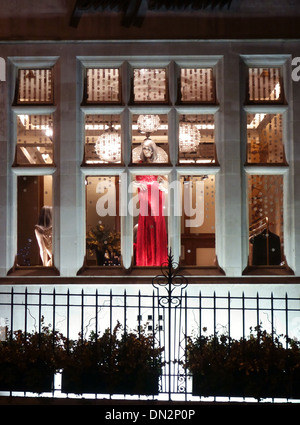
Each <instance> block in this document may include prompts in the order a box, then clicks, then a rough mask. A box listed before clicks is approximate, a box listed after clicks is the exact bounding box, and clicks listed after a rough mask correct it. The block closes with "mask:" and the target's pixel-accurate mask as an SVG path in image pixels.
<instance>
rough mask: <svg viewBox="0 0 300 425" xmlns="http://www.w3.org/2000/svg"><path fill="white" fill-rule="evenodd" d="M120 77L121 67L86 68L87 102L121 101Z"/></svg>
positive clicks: (85, 95)
mask: <svg viewBox="0 0 300 425" xmlns="http://www.w3.org/2000/svg"><path fill="white" fill-rule="evenodd" d="M120 78H121V77H120V70H119V68H88V69H86V78H85V94H84V98H85V99H84V100H85V103H87V104H101V103H103V104H107V103H108V104H109V103H112V104H113V103H121V79H120Z"/></svg>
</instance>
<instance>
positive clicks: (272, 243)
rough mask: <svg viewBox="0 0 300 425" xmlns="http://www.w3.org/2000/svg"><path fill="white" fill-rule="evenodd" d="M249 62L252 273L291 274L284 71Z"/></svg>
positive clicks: (248, 112)
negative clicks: (259, 270) (287, 248)
mask: <svg viewBox="0 0 300 425" xmlns="http://www.w3.org/2000/svg"><path fill="white" fill-rule="evenodd" d="M272 60H273V62H274V59H272ZM247 62H248V65H249V66H248V80H247V97H246V101H247V103H248V105H249V106H245V111H246V117H247V119H246V120H247V150H246V157H247V158H246V172H247V185H248V220H249V262H248V264H249V266H250V267H252V268H253V267H255V268H257V267H258V268H266V267H267V268H268V267H281V268H284V267H285V268H287V269H288V266H287V263H286V259H285V254H284V240H285V234H284V229H285V226H284V215H285V214H284V203H283V197H284V173H286V172H287V170H288V162H287V159H286V153H285V146H286V140H285V137H286V131H285V128H286V127H285V126H286V116H287V114H286V112H287V105H284V106H278V103H282V102H283V93H284V88H283V79H282V77H281V72H282V70H281V66H276V65H275V64H274V66H264V65H263V64H261V63H260V65H259V66H257V65H256V64H255V58H252V59H251V58H248V60H246V63H247ZM260 62H261V59H260ZM279 166H280V167H281V168H279ZM250 270H251V269H250Z"/></svg>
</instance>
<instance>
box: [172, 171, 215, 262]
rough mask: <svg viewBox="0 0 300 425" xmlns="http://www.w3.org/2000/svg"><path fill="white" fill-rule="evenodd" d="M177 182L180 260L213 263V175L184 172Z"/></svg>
mask: <svg viewBox="0 0 300 425" xmlns="http://www.w3.org/2000/svg"><path fill="white" fill-rule="evenodd" d="M180 185H181V193H182V216H181V264H182V265H184V266H215V265H216V253H215V176H214V175H202V176H184V177H181V179H180Z"/></svg>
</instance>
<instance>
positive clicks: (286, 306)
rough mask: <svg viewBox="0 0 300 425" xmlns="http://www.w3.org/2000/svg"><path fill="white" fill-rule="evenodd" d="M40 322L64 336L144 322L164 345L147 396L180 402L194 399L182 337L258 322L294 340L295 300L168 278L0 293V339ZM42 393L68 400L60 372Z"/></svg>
mask: <svg viewBox="0 0 300 425" xmlns="http://www.w3.org/2000/svg"><path fill="white" fill-rule="evenodd" d="M165 277H166V276H165ZM42 319H43V321H44V323H45V324H50V325H51V327H52V328H53V329H55V330H59V331H60V332H62V333H63V334H64V335H65V336H66V337H67V338H69V339H72V338H75V339H76V338H77V337H78V334H81V335H82V336H83V337H87V336H88V335H89V334H90V332H91V331H94V332H96V333H100V334H101V333H102V332H104V330H105V329H107V328H109V329H113V328H114V327H115V325H116V324H117V322H120V323H121V325H122V326H123V327H124V328H126V329H131V330H134V329H136V330H139V329H140V328H141V327H144V328H145V329H146V331H147V332H149V333H152V332H154V333H155V341H156V344H157V346H161V347H164V352H163V356H164V359H163V360H164V361H165V366H164V368H163V374H162V377H161V382H160V386H159V394H158V395H156V396H151V397H150V398H152V399H153V398H154V399H161V400H183V401H187V400H198V399H199V398H197V397H196V398H195V397H194V396H193V395H192V392H191V385H192V384H191V377H190V376H189V374H188V373H187V371H186V370H185V369H184V368H183V367H182V364H181V360H184V356H185V348H186V343H187V337H188V336H192V335H199V334H200V335H201V334H204V332H206V334H207V335H210V334H215V333H218V332H219V333H220V332H221V333H226V334H228V336H230V337H233V338H239V337H245V336H247V335H249V330H250V328H251V327H252V328H253V327H255V326H257V325H261V326H262V328H264V329H266V330H267V331H268V332H269V333H272V334H275V333H276V334H277V335H278V334H282V335H288V336H290V337H291V338H296V339H298V340H299V339H300V298H299V297H291V296H288V295H287V294H285V295H284V296H274V295H273V293H270V295H268V296H261V295H259V293H256V294H255V295H251V296H250V295H245V294H244V293H241V294H240V295H232V294H231V293H230V292H228V293H227V294H223V295H219V294H218V295H217V294H216V292H213V293H211V294H203V293H202V290H201V287H199V286H197V285H189V286H187V284H186V283H185V282H184V281H180V282H178V281H174V280H170V279H169V281H168V276H167V277H166V279H165V281H163V280H159V279H158V280H157V281H154V282H153V285H144V286H142V287H140V288H139V289H138V290H137V289H135V288H132V287H131V288H126V289H124V287H112V288H108V287H105V286H99V287H96V288H95V287H92V286H87V287H86V288H83V289H81V290H79V289H78V287H74V288H72V287H71V288H64V287H56V288H54V289H52V288H51V289H49V288H47V287H41V288H36V287H34V286H32V287H30V288H22V287H18V286H15V287H11V288H10V289H7V288H6V290H3V289H2V290H0V336H1V338H2V339H3V338H4V337H5V333H6V332H7V330H11V331H14V330H18V329H21V330H23V331H32V330H34V331H41V326H42V325H41V324H42ZM284 341H285V339H284V338H283V342H284ZM23 395H27V393H26V394H23ZM46 395H47V396H51V397H66V396H68V397H75V395H72V394H68V395H64V394H62V392H61V384H60V375H59V374H57V375H56V378H55V384H54V388H53V391H52V393H51V394H46ZM93 396H94V397H98V398H99V397H101V396H100V395H93ZM76 397H78V396H76ZM85 397H86V395H85ZM107 397H110V398H112V397H114V395H109V396H107ZM119 397H120V396H119ZM124 397H125V398H126V396H125V395H124ZM137 397H138V396H137Z"/></svg>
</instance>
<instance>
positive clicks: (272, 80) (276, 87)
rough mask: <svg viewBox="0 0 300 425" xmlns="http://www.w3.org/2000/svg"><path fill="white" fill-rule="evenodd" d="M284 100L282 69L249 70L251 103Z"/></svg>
mask: <svg viewBox="0 0 300 425" xmlns="http://www.w3.org/2000/svg"><path fill="white" fill-rule="evenodd" d="M280 100H282V87H281V77H280V68H249V101H250V102H258V103H259V102H278V101H280Z"/></svg>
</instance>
